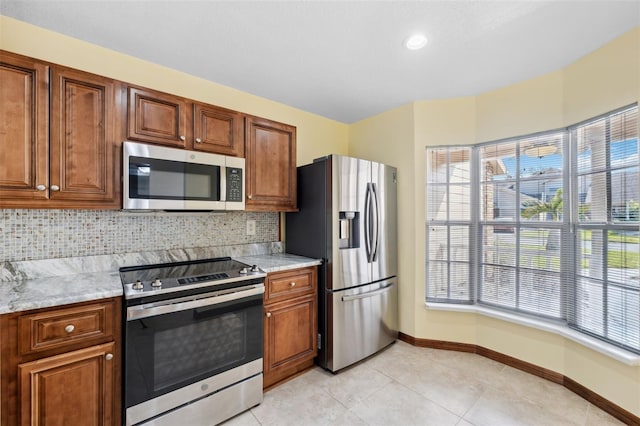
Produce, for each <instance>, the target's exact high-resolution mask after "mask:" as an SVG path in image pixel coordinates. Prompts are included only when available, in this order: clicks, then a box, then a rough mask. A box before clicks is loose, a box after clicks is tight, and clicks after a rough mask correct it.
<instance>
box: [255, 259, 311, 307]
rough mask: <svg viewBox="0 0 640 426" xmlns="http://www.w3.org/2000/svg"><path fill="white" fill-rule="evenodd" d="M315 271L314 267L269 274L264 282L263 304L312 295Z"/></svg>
mask: <svg viewBox="0 0 640 426" xmlns="http://www.w3.org/2000/svg"><path fill="white" fill-rule="evenodd" d="M316 270H317V268H316V267H311V268H302V269H292V270H289V271H282V272H274V273H270V274H269V275H267V278H266V280H265V302H271V301H273V300H281V299H285V298H288V297H297V296H302V295H304V294H314V293H315V291H316V285H317V273H316Z"/></svg>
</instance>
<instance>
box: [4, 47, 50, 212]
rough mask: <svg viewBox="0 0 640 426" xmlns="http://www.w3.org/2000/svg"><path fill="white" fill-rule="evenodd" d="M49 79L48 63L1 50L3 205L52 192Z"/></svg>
mask: <svg viewBox="0 0 640 426" xmlns="http://www.w3.org/2000/svg"><path fill="white" fill-rule="evenodd" d="M48 82H49V67H48V66H46V65H44V64H42V63H39V62H36V61H35V60H32V59H30V58H25V57H22V56H19V55H14V54H11V53H7V52H0V207H5V202H6V200H18V201H19V200H25V201H28V200H46V199H47V197H48V192H47V191H46V189H47V187H48V179H49V158H48V156H49V154H48V147H49V91H48Z"/></svg>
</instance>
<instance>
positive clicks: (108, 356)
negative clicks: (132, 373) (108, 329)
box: [104, 354, 113, 361]
mask: <svg viewBox="0 0 640 426" xmlns="http://www.w3.org/2000/svg"><path fill="white" fill-rule="evenodd" d="M104 359H106V360H107V361H111V360H112V359H113V354H106V355H105V356H104Z"/></svg>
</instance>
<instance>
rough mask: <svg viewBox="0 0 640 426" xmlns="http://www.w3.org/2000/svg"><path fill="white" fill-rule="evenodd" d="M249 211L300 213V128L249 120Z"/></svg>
mask: <svg viewBox="0 0 640 426" xmlns="http://www.w3.org/2000/svg"><path fill="white" fill-rule="evenodd" d="M245 156H246V161H247V178H246V199H245V206H246V210H252V211H296V210H297V199H296V128H295V127H294V126H290V125H288V124H283V123H277V122H275V121H271V120H266V119H264V118H258V117H253V116H247V117H246V118H245Z"/></svg>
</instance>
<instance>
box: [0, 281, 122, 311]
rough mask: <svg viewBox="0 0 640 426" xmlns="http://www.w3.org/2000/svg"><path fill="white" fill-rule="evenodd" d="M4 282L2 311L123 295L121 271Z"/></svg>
mask: <svg viewBox="0 0 640 426" xmlns="http://www.w3.org/2000/svg"><path fill="white" fill-rule="evenodd" d="M2 284H3V285H0V314H6V313H9V312H19V311H27V310H30V309H38V308H47V307H53V306H60V305H66V304H69V303H78V302H85V301H89V300H98V299H104V298H107V297H116V296H122V282H120V275H119V274H118V271H114V272H91V273H86V274H74V275H62V276H55V277H46V278H35V279H32V280H26V281H16V282H13V283H2Z"/></svg>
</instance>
